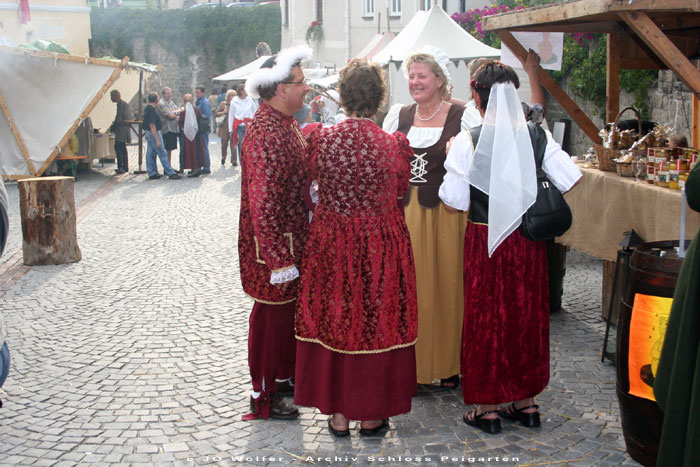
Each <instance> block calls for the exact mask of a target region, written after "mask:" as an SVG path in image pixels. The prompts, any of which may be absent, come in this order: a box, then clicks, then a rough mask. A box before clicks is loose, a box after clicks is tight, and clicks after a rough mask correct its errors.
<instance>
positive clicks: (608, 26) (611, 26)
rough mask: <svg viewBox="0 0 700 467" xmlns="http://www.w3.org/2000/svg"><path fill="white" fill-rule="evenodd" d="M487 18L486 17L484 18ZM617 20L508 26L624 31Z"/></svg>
mask: <svg viewBox="0 0 700 467" xmlns="http://www.w3.org/2000/svg"><path fill="white" fill-rule="evenodd" d="M484 19H486V18H484ZM621 24H622V23H621V22H617V21H587V22H579V23H547V24H538V25H532V26H523V27H512V28H508V30H509V31H510V32H514V31H516V32H528V31H530V32H568V33H574V32H588V33H591V34H608V33H611V32H624V31H625V29H626V28H625V27H623V26H621Z"/></svg>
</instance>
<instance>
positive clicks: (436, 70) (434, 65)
mask: <svg viewBox="0 0 700 467" xmlns="http://www.w3.org/2000/svg"><path fill="white" fill-rule="evenodd" d="M414 63H425V64H426V65H428V68H430V71H431V72H432V73H433V74H434V75H435V76H437V77H438V78H442V86H440V97H441V98H442V99H444V98H445V97H447V95H448V94H449V91H450V82H449V79H447V76H445V73H444V72H443V71H442V67H441V66H440V64H438V62H437V61H436V60H435V58H434V57H433V56H432V55H430V54H426V53H417V54H413V55H411V56H409V57H408V58H407V59H406V64H405V66H406V70H410V69H411V65H413V64H414Z"/></svg>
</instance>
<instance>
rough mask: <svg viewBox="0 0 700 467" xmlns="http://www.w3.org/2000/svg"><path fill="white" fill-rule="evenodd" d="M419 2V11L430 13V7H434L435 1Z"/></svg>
mask: <svg viewBox="0 0 700 467" xmlns="http://www.w3.org/2000/svg"><path fill="white" fill-rule="evenodd" d="M418 1H419V7H418V9H419V10H424V11H428V10H430V7H431V6H433V1H432V0H418Z"/></svg>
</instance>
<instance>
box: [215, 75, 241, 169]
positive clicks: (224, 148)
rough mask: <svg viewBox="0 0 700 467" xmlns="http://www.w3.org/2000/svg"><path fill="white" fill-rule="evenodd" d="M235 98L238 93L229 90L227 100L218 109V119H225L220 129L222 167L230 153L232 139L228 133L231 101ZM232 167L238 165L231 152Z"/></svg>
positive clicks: (233, 153)
mask: <svg viewBox="0 0 700 467" xmlns="http://www.w3.org/2000/svg"><path fill="white" fill-rule="evenodd" d="M234 97H236V91H234V90H233V89H231V90H229V91H228V92H226V99H224V100H223V101H222V102H221V103H220V104H219V106H218V107H217V108H216V118H221V117H223V118H224V119H223V121H222V122H221V124H220V125H219V129H218V133H219V138H220V139H221V165H224V164H226V153H227V152H228V147H229V139H230V138H231V136H230V133H229V132H228V112H229V110H230V109H231V100H232V99H233V98H234ZM231 165H234V166H236V165H238V162H237V160H236V154H235V152H234V151H231Z"/></svg>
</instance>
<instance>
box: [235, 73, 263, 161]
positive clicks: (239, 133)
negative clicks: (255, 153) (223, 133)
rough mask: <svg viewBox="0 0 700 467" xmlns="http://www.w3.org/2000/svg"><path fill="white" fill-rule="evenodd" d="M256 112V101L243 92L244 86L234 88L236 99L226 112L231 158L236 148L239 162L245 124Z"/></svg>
mask: <svg viewBox="0 0 700 467" xmlns="http://www.w3.org/2000/svg"><path fill="white" fill-rule="evenodd" d="M257 110H258V102H257V100H255V99H253V98H252V97H250V96H249V95H248V94H247V93H246V92H245V84H239V85H238V87H237V88H236V97H234V98H233V100H231V106H230V108H229V111H228V132H229V135H231V157H233V149H234V148H236V152H237V154H238V160H239V161H242V160H243V159H242V157H243V155H242V154H241V147H242V145H243V135H245V126H246V123H247V122H249V121H250V120H251V119H252V118H253V115H255V112H256V111H257Z"/></svg>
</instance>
